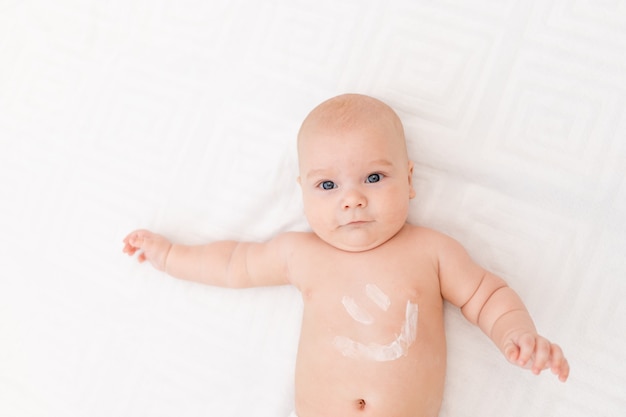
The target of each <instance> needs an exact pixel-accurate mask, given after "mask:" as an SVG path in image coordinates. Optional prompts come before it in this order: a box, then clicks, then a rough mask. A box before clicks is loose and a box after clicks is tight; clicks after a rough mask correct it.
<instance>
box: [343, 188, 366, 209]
mask: <svg viewBox="0 0 626 417" xmlns="http://www.w3.org/2000/svg"><path fill="white" fill-rule="evenodd" d="M364 207H367V198H366V197H365V194H363V193H362V192H360V191H359V190H357V189H354V188H352V189H349V190H346V192H345V193H344V196H343V208H344V209H349V208H364Z"/></svg>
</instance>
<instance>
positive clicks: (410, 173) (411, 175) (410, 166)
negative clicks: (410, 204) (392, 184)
mask: <svg viewBox="0 0 626 417" xmlns="http://www.w3.org/2000/svg"><path fill="white" fill-rule="evenodd" d="M414 166H415V164H414V163H413V161H409V199H412V198H415V188H413V167H414Z"/></svg>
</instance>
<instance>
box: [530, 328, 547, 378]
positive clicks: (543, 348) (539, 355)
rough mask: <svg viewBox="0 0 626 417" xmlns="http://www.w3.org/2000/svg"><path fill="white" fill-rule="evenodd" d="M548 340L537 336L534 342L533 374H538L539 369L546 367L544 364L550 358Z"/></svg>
mask: <svg viewBox="0 0 626 417" xmlns="http://www.w3.org/2000/svg"><path fill="white" fill-rule="evenodd" d="M550 350H551V349H550V342H549V341H548V340H546V339H544V338H543V337H539V338H537V341H536V344H535V355H534V363H533V367H532V371H533V373H534V374H535V375H539V374H540V373H541V371H543V370H544V369H546V364H547V363H548V361H549V360H550V354H551V352H550Z"/></svg>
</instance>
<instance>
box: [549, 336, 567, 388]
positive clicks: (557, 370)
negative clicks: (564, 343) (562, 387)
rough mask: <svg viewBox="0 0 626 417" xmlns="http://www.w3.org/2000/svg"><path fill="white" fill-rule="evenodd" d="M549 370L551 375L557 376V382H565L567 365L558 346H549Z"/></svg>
mask: <svg viewBox="0 0 626 417" xmlns="http://www.w3.org/2000/svg"><path fill="white" fill-rule="evenodd" d="M550 370H551V371H552V373H553V374H555V375H558V377H559V380H560V381H562V382H565V381H566V380H567V377H568V376H569V363H568V362H567V359H565V356H564V355H563V351H562V350H561V347H560V346H559V345H555V344H553V345H552V346H551V359H550Z"/></svg>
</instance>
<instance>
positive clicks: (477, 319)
mask: <svg viewBox="0 0 626 417" xmlns="http://www.w3.org/2000/svg"><path fill="white" fill-rule="evenodd" d="M439 277H440V282H441V291H442V295H443V296H444V298H445V299H447V300H448V301H450V302H451V303H453V304H454V305H456V306H459V307H461V311H462V312H463V315H464V316H465V317H466V318H467V319H468V320H469V321H470V322H472V323H474V324H476V325H478V326H479V327H480V328H481V329H482V331H483V332H484V333H485V334H487V335H488V336H489V337H490V338H491V340H493V342H494V343H495V344H496V346H497V347H498V348H499V349H500V351H502V353H503V354H504V355H505V357H506V358H507V359H508V360H509V361H510V362H511V363H514V364H517V365H519V366H522V367H527V368H530V369H532V372H533V373H535V374H539V373H540V372H541V371H542V370H544V369H547V368H550V369H551V370H552V372H553V373H554V374H556V375H558V377H559V379H560V380H561V381H563V382H564V381H565V380H567V377H568V375H569V364H568V363H567V360H566V359H565V357H564V356H563V352H562V351H561V348H560V347H559V346H558V345H556V344H554V343H551V342H550V341H549V340H548V339H546V338H544V337H543V336H541V335H539V334H538V333H537V330H536V329H535V325H534V323H533V320H532V319H531V317H530V314H529V313H528V310H527V309H526V307H525V306H524V303H523V302H522V300H521V299H520V298H519V296H518V295H517V294H516V293H515V291H513V290H512V289H511V288H510V287H509V286H508V285H507V284H506V282H505V281H504V280H503V279H502V278H500V277H498V276H496V275H494V274H492V273H491V272H489V271H486V270H485V269H483V268H481V267H480V266H479V265H477V264H476V263H474V262H473V261H472V260H471V258H470V257H469V255H468V254H467V252H466V251H465V250H464V249H463V247H461V245H459V244H458V243H457V242H456V241H454V240H452V239H448V238H444V239H443V243H442V244H441V248H440V253H439Z"/></svg>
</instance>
